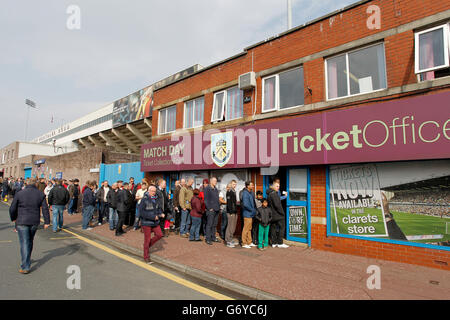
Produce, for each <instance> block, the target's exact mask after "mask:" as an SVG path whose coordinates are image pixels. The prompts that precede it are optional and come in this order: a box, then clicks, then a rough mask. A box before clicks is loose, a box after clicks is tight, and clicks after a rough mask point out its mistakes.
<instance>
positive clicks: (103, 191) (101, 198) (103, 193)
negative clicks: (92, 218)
mask: <svg viewBox="0 0 450 320" xmlns="http://www.w3.org/2000/svg"><path fill="white" fill-rule="evenodd" d="M110 190H111V188H110V187H109V184H108V181H107V180H105V181H103V182H102V186H101V187H100V189H99V190H98V192H97V194H96V197H97V200H98V203H99V205H100V208H99V211H98V225H99V226H101V225H102V224H103V218H106V219H108V213H109V206H108V193H109V191H110Z"/></svg>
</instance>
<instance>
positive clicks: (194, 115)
mask: <svg viewBox="0 0 450 320" xmlns="http://www.w3.org/2000/svg"><path fill="white" fill-rule="evenodd" d="M204 107H205V98H204V97H200V98H197V99H194V100H190V101H187V102H185V104H184V128H185V129H188V128H196V127H201V126H203V113H204Z"/></svg>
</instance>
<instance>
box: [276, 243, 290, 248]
mask: <svg viewBox="0 0 450 320" xmlns="http://www.w3.org/2000/svg"><path fill="white" fill-rule="evenodd" d="M278 248H289V246H288V245H287V244H284V243H283V244H279V245H278Z"/></svg>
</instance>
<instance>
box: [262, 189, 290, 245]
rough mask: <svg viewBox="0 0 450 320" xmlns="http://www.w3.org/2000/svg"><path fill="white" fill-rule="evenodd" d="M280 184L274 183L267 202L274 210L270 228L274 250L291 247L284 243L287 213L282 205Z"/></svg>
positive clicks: (268, 193) (268, 192) (268, 191)
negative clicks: (279, 192)
mask: <svg viewBox="0 0 450 320" xmlns="http://www.w3.org/2000/svg"><path fill="white" fill-rule="evenodd" d="M279 190H280V184H279V183H277V182H274V183H273V185H272V187H271V188H269V190H267V200H268V202H269V207H270V209H271V210H272V223H271V226H270V239H271V241H272V247H273V248H277V247H278V248H288V247H289V246H288V245H286V244H284V243H283V235H284V229H285V225H286V223H285V219H286V217H285V213H284V210H283V206H282V205H281V199H280V196H279V194H278V191H279Z"/></svg>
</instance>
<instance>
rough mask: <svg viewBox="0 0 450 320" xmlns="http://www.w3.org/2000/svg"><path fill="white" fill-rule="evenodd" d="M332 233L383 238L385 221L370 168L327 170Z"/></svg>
mask: <svg viewBox="0 0 450 320" xmlns="http://www.w3.org/2000/svg"><path fill="white" fill-rule="evenodd" d="M330 187H331V190H330V191H331V208H330V209H331V212H332V217H331V220H332V221H333V222H334V223H333V222H332V232H333V233H338V234H348V235H355V236H365V237H367V236H371V237H385V236H387V230H386V221H385V217H384V212H383V206H381V205H380V204H381V192H380V186H379V180H378V174H377V169H376V167H375V166H374V165H371V164H368V165H355V166H337V167H333V168H331V169H330Z"/></svg>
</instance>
